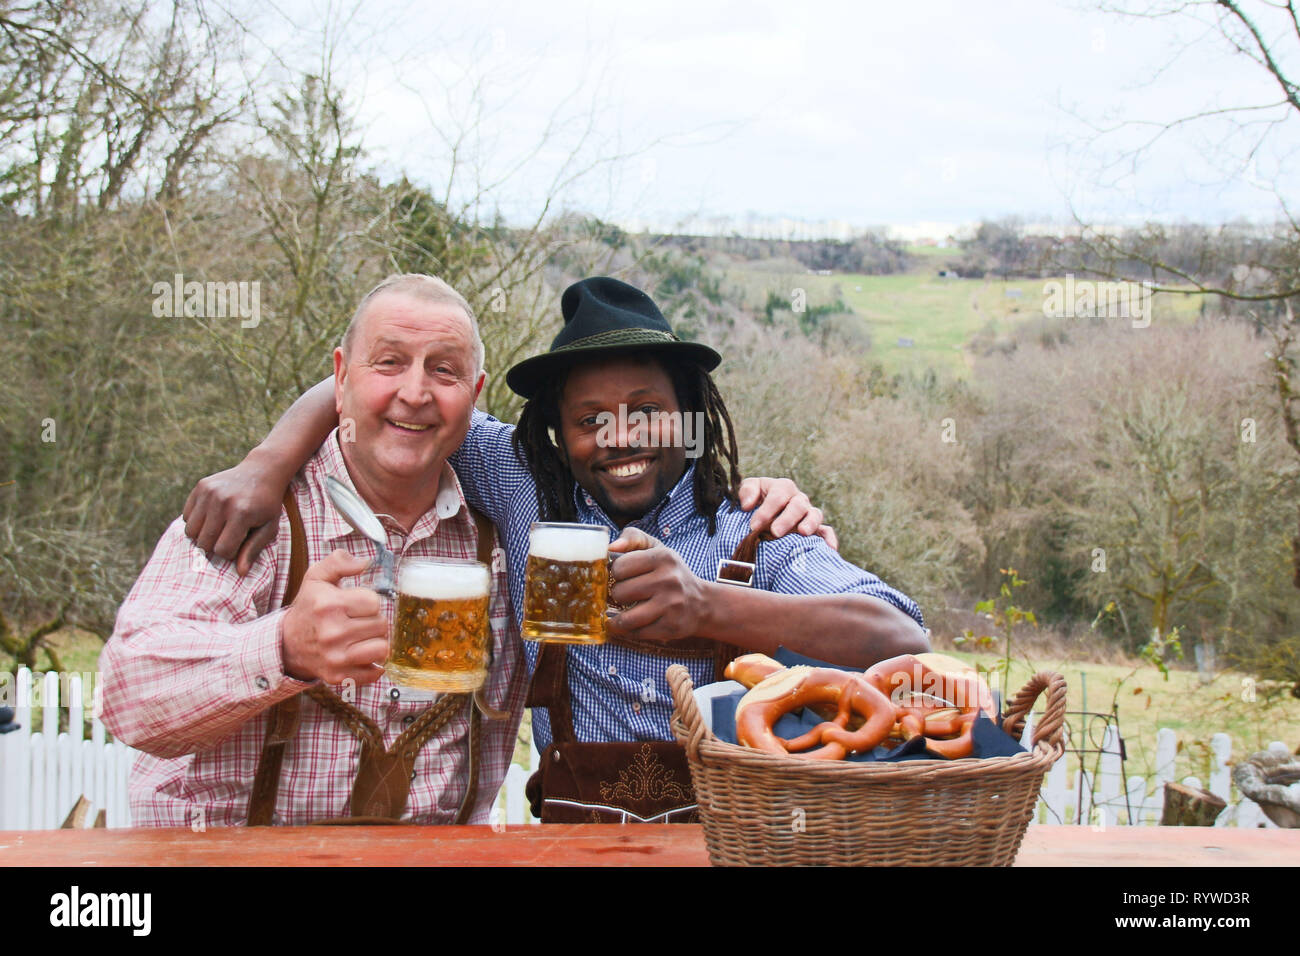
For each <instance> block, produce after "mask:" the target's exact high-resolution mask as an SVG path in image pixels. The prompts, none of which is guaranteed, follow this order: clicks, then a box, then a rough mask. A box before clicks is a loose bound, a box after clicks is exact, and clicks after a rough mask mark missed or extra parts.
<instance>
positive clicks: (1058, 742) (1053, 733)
mask: <svg viewBox="0 0 1300 956" xmlns="http://www.w3.org/2000/svg"><path fill="white" fill-rule="evenodd" d="M1044 690H1046V691H1047V705H1046V710H1045V712H1044V713H1043V719H1042V721H1041V722H1040V723H1038V724H1037V725H1036V726H1035V727H1034V741H1033V743H1034V746H1038V742H1039V741H1041V740H1046V741H1047V744H1048V746H1050V747H1051V748H1052V749H1053V750H1061V749H1063V748H1064V746H1065V745H1064V743H1063V742H1062V739H1061V734H1062V729H1063V728H1064V727H1065V678H1064V677H1062V676H1061V675H1060V674H1057V673H1055V672H1054V671H1039V672H1038V673H1037V674H1035V675H1034V676H1033V677H1031V678H1029V683H1027V684H1026V685H1025V686H1024V687H1023V688H1021V690H1020V693H1018V694H1016V696H1015V697H1014V698H1013V699H1012V701H1011V704H1010V705H1009V706H1008V707H1007V711H1006V713H1005V714H1003V715H1002V729H1003V731H1005V732H1006V733H1008V734H1010V735H1011V736H1012V737H1015V738H1016V739H1017V740H1019V739H1020V735H1021V734H1022V733H1023V732H1024V729H1025V718H1026V717H1027V716H1028V715H1029V712H1030V711H1031V710H1032V709H1033V707H1034V702H1035V701H1036V700H1038V695H1039V694H1041V693H1042V692H1043V691H1044Z"/></svg>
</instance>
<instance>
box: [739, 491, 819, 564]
mask: <svg viewBox="0 0 1300 956" xmlns="http://www.w3.org/2000/svg"><path fill="white" fill-rule="evenodd" d="M760 502H761V507H760V508H759V509H758V510H757V511H755V512H754V513H753V514H752V515H751V516H750V518H749V530H751V531H762V530H764V529H767V530H770V531H771V532H772V535H773V536H774V537H777V538H779V537H781V536H783V535H787V534H789V533H790V532H791V531H797V532H798V533H799V534H802V535H814V534H815V535H817V536H818V537H820V538H824V539H825V541H826V543H827V544H829V545H830V546H831V547H832V548H834V549H835V550H836V551H838V550H839V549H840V541H839V538H837V537H836V536H835V532H834V530H832V528H831V526H830V525H828V524H822V517H823V516H822V511H821V509H820V508H814V507H813V503H812V501H810V500H809V498H808V496H807V495H805V494H804V493H803V492H802V491H800V490H799V486H798V485H796V484H795V483H794V482H793V481H791V480H790V479H789V478H746V479H745V480H744V481H742V482H741V483H740V508H741V510H742V511H749V510H751V509H752V508H753V507H754V506H755V505H758V504H759V503H760Z"/></svg>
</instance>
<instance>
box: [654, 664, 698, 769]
mask: <svg viewBox="0 0 1300 956" xmlns="http://www.w3.org/2000/svg"><path fill="white" fill-rule="evenodd" d="M664 676H666V677H667V678H668V686H669V687H670V688H672V692H673V707H674V708H676V710H677V718H678V720H680V721H681V723H682V726H683V727H685V728H686V739H685V740H684V741H682V743H683V744H685V746H686V752H687V754H689V755H690V756H691V757H692V758H694V757H698V756H699V754H700V742H701V741H702V740H704V738H705V737H706V736H707V735H708V733H709V730H708V728H707V727H705V726H704V718H703V717H701V716H700V709H699V708H698V707H696V706H695V685H694V684H693V683H691V673H690V671H688V670H687V669H686V668H685V667H683V666H682V665H681V664H674V665H673V666H672V667H670V668H668V672H667V673H666V674H665V675H664Z"/></svg>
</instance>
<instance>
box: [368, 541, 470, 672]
mask: <svg viewBox="0 0 1300 956" xmlns="http://www.w3.org/2000/svg"><path fill="white" fill-rule="evenodd" d="M489 597H490V578H489V575H488V569H487V565H485V564H481V563H479V562H478V561H452V560H446V561H432V560H430V561H424V560H419V561H404V562H403V563H402V565H401V568H400V569H399V570H398V574H397V612H396V615H395V617H394V622H393V638H392V641H391V642H390V643H389V649H388V663H387V665H386V666H385V668H384V669H385V671H386V672H387V673H388V678H389V680H391V681H392V682H393V683H395V684H401V685H403V686H405V687H415V688H419V689H421V690H436V691H445V692H456V693H466V692H469V691H474V690H478V688H480V687H481V686H483V682H484V681H485V680H486V679H487V669H488V656H489V654H488V652H489V649H490V646H491V639H492V638H491V629H490V628H489V626H488V601H489Z"/></svg>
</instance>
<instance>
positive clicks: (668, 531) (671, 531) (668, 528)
mask: <svg viewBox="0 0 1300 956" xmlns="http://www.w3.org/2000/svg"><path fill="white" fill-rule="evenodd" d="M663 532H664V537H665V538H666V537H668V536H669V535H670V534H672V533H673V529H672V528H670V527H668V526H667V525H664V529H663Z"/></svg>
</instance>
